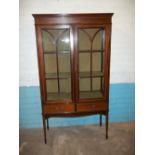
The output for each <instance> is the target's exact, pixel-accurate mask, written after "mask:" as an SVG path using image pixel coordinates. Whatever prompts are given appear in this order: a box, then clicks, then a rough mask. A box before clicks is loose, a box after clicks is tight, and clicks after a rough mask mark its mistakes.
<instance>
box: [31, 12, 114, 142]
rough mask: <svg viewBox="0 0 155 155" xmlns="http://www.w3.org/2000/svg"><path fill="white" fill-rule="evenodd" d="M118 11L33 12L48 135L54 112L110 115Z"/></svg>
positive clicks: (71, 115)
mask: <svg viewBox="0 0 155 155" xmlns="http://www.w3.org/2000/svg"><path fill="white" fill-rule="evenodd" d="M112 15H113V13H97V14H91V13H89V14H33V17H34V19H35V28H36V40H37V53H38V66H39V79H40V91H41V103H42V118H43V128H44V140H45V143H46V129H49V121H48V119H49V118H50V117H76V116H86V115H96V114H99V120H100V126H101V125H102V115H104V116H105V119H106V123H105V131H106V134H105V135H106V138H108V112H109V77H110V47H111V26H112Z"/></svg>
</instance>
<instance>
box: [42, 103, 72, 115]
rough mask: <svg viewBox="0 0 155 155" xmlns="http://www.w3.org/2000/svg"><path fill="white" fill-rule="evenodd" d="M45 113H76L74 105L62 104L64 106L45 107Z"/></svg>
mask: <svg viewBox="0 0 155 155" xmlns="http://www.w3.org/2000/svg"><path fill="white" fill-rule="evenodd" d="M43 107H44V113H46V114H50V113H65V112H74V105H73V104H66V105H65V104H64V105H63V104H62V105H59V104H57V105H44V106H43Z"/></svg>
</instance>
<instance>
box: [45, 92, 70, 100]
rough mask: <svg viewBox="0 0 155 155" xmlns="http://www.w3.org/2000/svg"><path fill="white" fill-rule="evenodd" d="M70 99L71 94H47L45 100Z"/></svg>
mask: <svg viewBox="0 0 155 155" xmlns="http://www.w3.org/2000/svg"><path fill="white" fill-rule="evenodd" d="M63 99H71V93H47V100H63Z"/></svg>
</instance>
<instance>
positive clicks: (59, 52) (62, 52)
mask: <svg viewBox="0 0 155 155" xmlns="http://www.w3.org/2000/svg"><path fill="white" fill-rule="evenodd" d="M56 53H58V54H70V51H57V52H56V51H44V54H56Z"/></svg>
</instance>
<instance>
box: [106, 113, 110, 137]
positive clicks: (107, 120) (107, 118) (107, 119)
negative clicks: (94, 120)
mask: <svg viewBox="0 0 155 155" xmlns="http://www.w3.org/2000/svg"><path fill="white" fill-rule="evenodd" d="M108 115H109V114H108V112H107V113H106V139H108V124H109V116H108Z"/></svg>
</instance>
